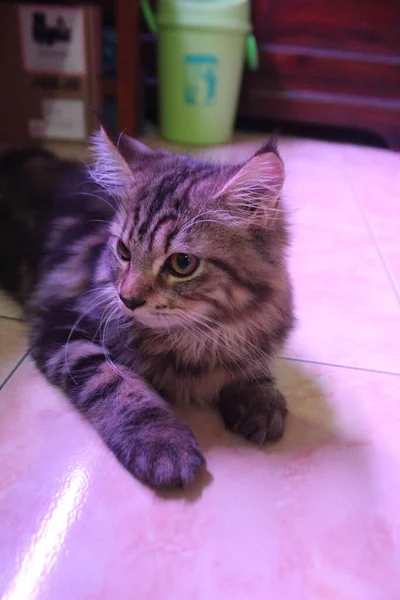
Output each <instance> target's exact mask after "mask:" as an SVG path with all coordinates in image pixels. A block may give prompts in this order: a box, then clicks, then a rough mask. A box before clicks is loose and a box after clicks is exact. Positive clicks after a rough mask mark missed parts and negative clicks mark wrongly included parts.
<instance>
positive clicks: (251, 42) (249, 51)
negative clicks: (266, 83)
mask: <svg viewBox="0 0 400 600" xmlns="http://www.w3.org/2000/svg"><path fill="white" fill-rule="evenodd" d="M140 5H141V8H142V13H143V18H144V20H145V22H146V25H147V27H148V28H149V30H150V31H151V33H154V35H155V36H157V32H158V27H157V21H156V17H155V15H154V13H153V10H152V8H151V6H150V4H149V2H148V0H140ZM246 63H247V66H248V68H249V69H250V70H251V71H257V69H258V65H259V59H258V47H257V41H256V38H255V37H254V35H253V34H252V33H249V34H248V35H247V36H246Z"/></svg>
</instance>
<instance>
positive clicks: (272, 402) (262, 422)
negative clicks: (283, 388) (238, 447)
mask: <svg viewBox="0 0 400 600" xmlns="http://www.w3.org/2000/svg"><path fill="white" fill-rule="evenodd" d="M220 411H221V415H222V418H223V419H224V422H225V425H226V427H227V428H228V429H230V430H231V431H233V432H234V433H237V434H239V435H242V436H243V437H245V438H246V439H248V440H250V441H252V442H255V443H257V444H263V443H265V442H276V441H278V440H279V439H280V438H281V437H282V435H283V432H284V429H285V418H286V416H287V413H288V410H287V407H286V400H285V397H284V395H283V394H282V393H281V392H280V391H279V390H278V389H277V388H276V387H275V386H258V385H243V386H240V385H239V386H236V387H234V386H230V387H229V388H227V389H224V390H223V391H222V392H221V397H220Z"/></svg>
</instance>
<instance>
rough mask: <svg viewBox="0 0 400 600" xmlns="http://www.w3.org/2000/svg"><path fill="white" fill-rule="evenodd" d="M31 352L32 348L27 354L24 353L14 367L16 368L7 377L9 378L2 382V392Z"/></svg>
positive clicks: (0, 387)
mask: <svg viewBox="0 0 400 600" xmlns="http://www.w3.org/2000/svg"><path fill="white" fill-rule="evenodd" d="M29 352H30V348H28V350H27V351H26V352H24V354H23V355H22V357H21V358H20V359H19V361H18V362H17V363H16V364H15V365H14V367H13V368H12V369H11V371H10V372H9V374H8V375H7V377H6V378H5V379H4V381H2V382H1V383H0V392H1V390H2V389H3V388H4V387H5V385H6V384H7V383H8V382H9V381H10V379H11V377H12V376H13V375H14V373H16V371H17V370H18V369H19V367H20V366H21V365H22V363H23V362H24V360H25V359H26V357H27V356H28V354H29Z"/></svg>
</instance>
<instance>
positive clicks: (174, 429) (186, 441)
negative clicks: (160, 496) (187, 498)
mask: <svg viewBox="0 0 400 600" xmlns="http://www.w3.org/2000/svg"><path fill="white" fill-rule="evenodd" d="M204 465H205V459H204V457H203V455H202V453H201V451H200V447H199V445H198V443H197V441H196V440H195V438H194V437H193V435H192V433H191V432H190V430H189V428H188V427H186V426H185V425H183V424H179V425H176V424H175V425H174V426H171V427H170V429H164V430H163V431H161V432H159V435H154V432H151V434H150V435H149V436H148V437H147V436H146V435H143V436H141V439H140V440H139V443H136V444H135V449H134V451H133V453H132V455H131V457H130V464H129V470H130V471H131V472H132V473H133V474H134V475H135V476H136V477H137V478H138V479H140V480H142V481H143V482H145V483H147V484H149V485H151V486H154V487H168V488H172V487H184V488H186V487H188V486H189V485H190V484H191V483H192V482H193V480H194V478H195V476H196V474H197V472H198V471H199V470H200V469H201V468H202V467H203V466H204Z"/></svg>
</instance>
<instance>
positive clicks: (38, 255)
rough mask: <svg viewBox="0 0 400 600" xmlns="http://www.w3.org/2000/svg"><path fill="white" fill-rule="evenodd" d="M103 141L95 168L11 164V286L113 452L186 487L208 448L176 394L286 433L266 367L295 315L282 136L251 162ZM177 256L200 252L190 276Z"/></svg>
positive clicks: (2, 273)
mask: <svg viewBox="0 0 400 600" xmlns="http://www.w3.org/2000/svg"><path fill="white" fill-rule="evenodd" d="M93 146H94V161H93V163H92V164H91V165H90V166H89V167H88V168H87V167H85V166H84V165H81V164H79V163H73V162H67V161H61V160H58V159H57V158H56V157H54V156H53V155H51V154H49V153H47V152H44V151H41V150H38V151H34V150H32V151H30V150H24V151H16V152H12V153H9V154H7V155H5V156H3V157H2V158H1V159H0V216H1V220H0V254H1V269H0V284H1V285H2V286H3V287H5V288H6V289H7V290H8V291H9V292H10V293H11V294H13V295H14V297H16V298H17V299H19V300H20V301H22V302H23V303H24V305H25V307H26V310H27V312H28V314H29V317H30V320H31V323H32V355H33V357H34V359H35V361H36V364H37V365H38V367H39V368H40V370H41V371H42V372H43V373H44V375H45V376H46V377H47V379H48V380H49V381H50V382H51V383H52V384H54V385H56V386H58V387H60V388H61V389H62V390H63V391H64V392H65V393H66V395H67V396H68V397H69V398H70V400H71V402H72V403H73V404H74V405H75V406H76V408H77V409H78V410H79V411H80V412H81V413H82V414H83V415H85V417H86V418H87V419H88V420H89V421H90V422H91V423H92V425H93V426H94V427H95V428H96V430H97V431H98V433H99V434H100V435H101V437H102V438H103V440H104V441H105V442H106V444H107V445H108V446H109V447H110V448H111V450H112V451H113V452H114V454H115V456H116V457H117V458H118V460H119V461H120V462H121V463H122V464H123V465H124V466H125V467H126V468H127V469H128V470H129V471H130V472H132V473H133V474H134V475H135V476H137V477H138V478H140V479H142V480H143V481H145V482H147V483H149V484H151V485H155V486H175V485H188V484H190V483H191V481H192V480H193V478H194V476H195V474H196V472H197V471H198V470H199V469H200V468H201V467H202V465H203V464H204V458H203V456H202V454H201V451H200V448H199V446H198V444H197V442H196V440H195V439H194V437H193V435H192V434H191V432H190V430H189V429H188V427H187V426H186V425H185V424H183V423H182V422H180V421H179V419H178V418H177V416H176V415H175V413H174V411H173V407H172V404H173V403H175V402H198V403H203V404H204V403H214V404H215V405H216V406H219V408H220V410H221V414H222V416H223V418H224V420H225V423H226V425H227V427H229V428H231V429H232V430H233V431H235V432H237V433H240V434H242V435H244V436H245V437H248V438H249V439H252V440H254V441H255V442H258V443H263V442H265V441H268V440H271V441H272V440H275V439H278V438H279V437H280V436H281V435H282V433H283V426H284V418H285V415H286V403H285V399H284V398H283V396H282V395H281V394H280V392H279V391H278V390H277V389H276V387H275V383H274V380H273V378H272V376H271V374H270V368H271V362H272V360H273V357H274V356H275V355H276V353H277V350H278V349H279V348H280V346H281V345H282V343H283V342H284V340H285V338H286V336H287V334H288V332H289V331H290V329H291V327H292V324H293V309H292V293H291V285H290V280H289V276H288V273H287V269H286V256H285V253H286V249H287V245H288V232H287V224H286V218H285V212H284V209H283V205H282V200H281V197H280V196H281V188H282V184H283V176H284V175H283V166H282V162H281V160H280V158H279V156H278V154H277V151H276V148H275V147H273V146H272V145H266V146H265V147H264V148H262V149H261V150H260V151H259V152H258V153H257V154H256V155H255V156H254V157H253V158H252V159H250V160H249V161H248V162H247V163H245V164H244V165H213V164H208V163H203V162H199V161H196V160H194V159H193V158H190V157H184V156H174V155H170V154H168V153H166V152H158V151H151V150H149V149H148V148H146V147H145V146H143V145H142V144H139V143H138V142H135V141H134V140H131V139H130V138H127V137H126V136H120V137H119V139H118V140H117V142H116V143H115V144H114V143H113V142H112V141H111V140H110V139H109V138H108V137H107V136H106V134H105V133H104V132H103V131H100V132H99V133H98V134H97V135H96V136H95V138H94V140H93ZM119 240H122V242H123V244H124V247H126V251H127V252H129V255H130V257H131V258H130V259H128V260H124V258H123V257H122V258H121V256H120V255H119V254H118V251H117V244H118V241H119ZM177 252H181V253H188V254H193V255H195V256H197V257H200V263H199V265H200V266H199V268H198V269H197V270H196V271H195V272H194V273H193V274H192V275H190V276H188V277H187V278H177V277H176V276H174V275H173V273H172V272H171V271H170V270H168V269H166V267H165V265H166V261H167V259H168V257H169V256H170V255H171V254H172V253H177ZM120 296H123V297H127V296H128V297H129V298H133V299H136V300H137V304H138V305H139V304H140V306H138V307H137V308H136V309H135V310H129V309H127V308H126V307H125V305H124V304H123V303H122V302H121V300H120Z"/></svg>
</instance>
